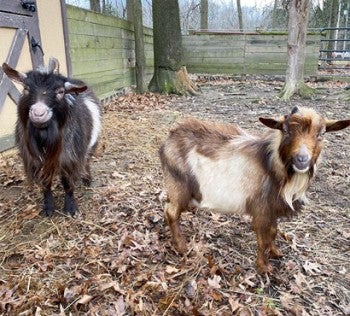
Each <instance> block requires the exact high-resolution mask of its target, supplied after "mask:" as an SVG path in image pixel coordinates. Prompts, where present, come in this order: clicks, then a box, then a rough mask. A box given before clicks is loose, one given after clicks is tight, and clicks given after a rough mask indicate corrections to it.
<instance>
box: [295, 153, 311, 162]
mask: <svg viewBox="0 0 350 316" xmlns="http://www.w3.org/2000/svg"><path fill="white" fill-rule="evenodd" d="M296 158H297V160H298V162H307V161H308V160H309V155H305V154H302V155H297V157H296Z"/></svg>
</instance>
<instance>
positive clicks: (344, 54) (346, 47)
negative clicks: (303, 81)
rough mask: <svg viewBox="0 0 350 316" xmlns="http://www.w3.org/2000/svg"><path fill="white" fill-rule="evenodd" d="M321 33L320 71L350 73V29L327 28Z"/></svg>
mask: <svg viewBox="0 0 350 316" xmlns="http://www.w3.org/2000/svg"><path fill="white" fill-rule="evenodd" d="M320 32H321V34H322V36H323V38H322V39H321V47H320V54H319V69H320V70H321V69H333V70H344V69H346V70H349V71H350V27H325V28H322V29H321V30H320ZM331 35H333V37H331Z"/></svg>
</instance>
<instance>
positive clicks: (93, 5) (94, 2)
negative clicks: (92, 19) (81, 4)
mask: <svg viewBox="0 0 350 316" xmlns="http://www.w3.org/2000/svg"><path fill="white" fill-rule="evenodd" d="M90 10H92V11H95V12H101V3H100V0H90Z"/></svg>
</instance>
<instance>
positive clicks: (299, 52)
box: [280, 0, 310, 100]
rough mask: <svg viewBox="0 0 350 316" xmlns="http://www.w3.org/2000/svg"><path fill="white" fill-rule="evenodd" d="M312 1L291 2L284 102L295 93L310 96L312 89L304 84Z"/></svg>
mask: <svg viewBox="0 0 350 316" xmlns="http://www.w3.org/2000/svg"><path fill="white" fill-rule="evenodd" d="M309 7H310V0H291V1H290V4H289V20H288V45H287V54H288V63H287V71H286V81H285V84H284V87H283V89H282V91H281V93H280V97H281V98H282V99H283V100H289V99H290V98H291V97H292V96H293V95H294V94H295V93H298V94H300V95H301V96H302V97H309V96H310V89H309V88H307V86H306V85H305V83H304V64H305V42H306V32H307V23H308V14H309Z"/></svg>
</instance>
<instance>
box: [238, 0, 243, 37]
mask: <svg viewBox="0 0 350 316" xmlns="http://www.w3.org/2000/svg"><path fill="white" fill-rule="evenodd" d="M237 12H238V23H239V30H240V31H241V32H243V14H242V7H241V0H237Z"/></svg>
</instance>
